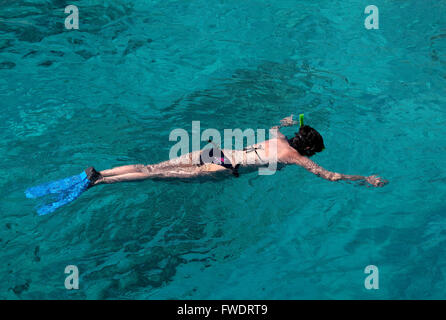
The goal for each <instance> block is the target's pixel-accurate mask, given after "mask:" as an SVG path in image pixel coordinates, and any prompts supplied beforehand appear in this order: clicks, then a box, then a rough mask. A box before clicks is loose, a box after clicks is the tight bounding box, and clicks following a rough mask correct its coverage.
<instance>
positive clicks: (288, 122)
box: [280, 114, 297, 127]
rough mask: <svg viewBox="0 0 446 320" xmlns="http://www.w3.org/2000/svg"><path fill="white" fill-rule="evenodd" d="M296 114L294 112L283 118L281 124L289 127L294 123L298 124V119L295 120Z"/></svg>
mask: <svg viewBox="0 0 446 320" xmlns="http://www.w3.org/2000/svg"><path fill="white" fill-rule="evenodd" d="M293 117H294V115H293V114H292V115H291V116H289V117H286V118H283V119H282V120H280V125H281V126H282V127H289V126H292V125H294V124H297V121H294V120H293Z"/></svg>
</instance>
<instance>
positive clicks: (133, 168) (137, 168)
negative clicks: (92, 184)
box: [100, 164, 145, 177]
mask: <svg viewBox="0 0 446 320" xmlns="http://www.w3.org/2000/svg"><path fill="white" fill-rule="evenodd" d="M144 167H145V165H143V164H132V165H128V166H121V167H116V168H113V169H108V170H104V171H101V172H100V174H101V175H102V176H103V177H110V176H117V175H122V174H127V173H140V172H142V171H143V170H144Z"/></svg>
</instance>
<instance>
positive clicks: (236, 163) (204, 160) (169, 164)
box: [25, 115, 387, 215]
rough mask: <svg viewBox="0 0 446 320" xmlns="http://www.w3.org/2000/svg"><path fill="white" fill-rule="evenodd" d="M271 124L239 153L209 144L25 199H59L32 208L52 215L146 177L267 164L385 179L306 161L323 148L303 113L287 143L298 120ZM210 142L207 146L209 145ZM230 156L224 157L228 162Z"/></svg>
mask: <svg viewBox="0 0 446 320" xmlns="http://www.w3.org/2000/svg"><path fill="white" fill-rule="evenodd" d="M280 123H281V124H280V125H279V126H275V127H273V128H271V129H273V132H274V133H275V135H274V136H272V137H271V139H269V140H266V141H264V142H261V143H258V144H254V145H251V146H248V147H246V148H244V149H243V150H226V149H223V150H220V149H219V148H218V146H216V145H215V144H214V147H213V148H211V149H203V150H198V151H194V152H191V153H188V154H184V155H182V156H180V157H178V158H174V159H171V160H168V161H164V162H160V163H157V164H149V165H143V164H136V165H126V166H121V167H116V168H113V169H108V170H104V171H100V172H98V171H96V170H95V169H94V168H93V167H90V168H88V169H86V170H85V172H82V173H81V174H80V175H77V176H73V177H69V178H66V179H63V180H58V181H54V182H50V183H47V184H43V185H39V186H36V187H32V188H29V189H27V190H26V191H25V194H26V196H27V197H28V198H38V197H41V196H44V195H48V194H52V195H56V196H58V198H57V199H56V200H55V201H54V202H52V203H50V204H46V205H44V206H42V207H40V208H38V209H37V213H38V214H39V215H44V214H47V213H51V212H53V211H55V210H56V209H57V208H59V207H61V206H63V205H65V204H67V203H70V202H71V201H73V200H74V199H76V198H78V197H79V196H80V195H81V194H82V193H83V192H84V191H85V190H87V189H89V188H91V187H93V186H96V185H99V184H110V183H116V182H128V181H139V180H145V179H154V178H157V179H168V178H182V179H187V178H196V177H200V176H206V175H209V174H212V173H216V172H228V173H230V174H232V175H234V176H235V177H238V176H239V168H240V167H260V166H265V164H267V163H270V162H277V163H280V164H283V165H290V164H295V165H299V166H301V167H304V168H305V169H307V170H308V171H310V172H312V173H314V174H316V175H317V176H320V177H322V178H324V179H327V180H330V181H339V180H350V181H360V182H367V183H369V184H370V185H372V186H375V187H382V186H384V185H385V184H386V183H387V181H386V180H384V179H381V178H380V177H378V176H375V175H372V176H368V177H365V176H359V175H345V174H341V173H336V172H330V171H328V170H325V169H324V168H322V167H321V166H319V165H318V164H316V163H315V162H313V161H312V160H310V159H309V158H310V157H311V156H313V155H314V154H316V153H318V152H321V151H322V150H324V149H325V146H324V141H323V139H322V136H321V135H320V134H319V133H318V132H317V131H316V130H315V129H313V128H312V127H310V126H308V125H304V123H303V115H300V119H299V124H300V127H299V132H297V133H295V135H294V137H292V138H290V139H288V138H287V137H286V136H285V135H283V134H282V133H281V132H280V131H279V130H280V128H282V127H288V126H292V125H294V124H297V123H298V122H296V121H293V116H292V115H291V116H289V117H287V118H284V119H282V120H281V121H280ZM209 142H211V141H209ZM211 143H212V142H211ZM228 157H229V158H228Z"/></svg>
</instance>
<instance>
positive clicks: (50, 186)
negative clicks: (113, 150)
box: [25, 167, 101, 216]
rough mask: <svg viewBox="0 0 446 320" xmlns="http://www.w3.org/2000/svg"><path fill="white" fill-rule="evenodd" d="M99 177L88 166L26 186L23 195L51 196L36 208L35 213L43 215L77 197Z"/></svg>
mask: <svg viewBox="0 0 446 320" xmlns="http://www.w3.org/2000/svg"><path fill="white" fill-rule="evenodd" d="M100 177H101V176H100V174H99V173H98V172H97V171H96V170H94V168H93V167H90V168H88V169H87V170H85V171H83V172H82V173H81V174H78V175H75V176H72V177H68V178H65V179H61V180H57V181H53V182H49V183H44V184H41V185H38V186H35V187H31V188H28V189H26V190H25V195H26V197H27V198H31V199H36V198H40V197H43V196H52V197H51V202H50V203H45V204H44V205H41V206H40V207H38V208H37V214H38V215H39V216H43V215H45V214H48V213H51V212H54V211H55V210H56V209H58V208H60V207H62V206H64V205H66V204H68V203H70V202H72V201H74V200H76V199H77V198H79V196H80V195H81V194H82V193H83V192H84V191H86V190H87V189H88V188H89V187H91V186H92V184H93V182H94V181H96V180H97V179H98V178H100Z"/></svg>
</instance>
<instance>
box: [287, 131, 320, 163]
mask: <svg viewBox="0 0 446 320" xmlns="http://www.w3.org/2000/svg"><path fill="white" fill-rule="evenodd" d="M288 142H289V143H290V146H292V147H293V148H294V149H296V150H297V152H299V153H300V154H301V155H303V156H307V157H311V156H313V155H314V154H315V153H316V152H321V151H322V150H324V149H325V146H324V140H323V139H322V136H321V135H320V134H319V132H317V131H316V130H314V129H313V128H312V127H310V126H305V125H304V126H301V127H300V128H299V132H297V133H295V134H294V137H293V138H291V139H289V140H288Z"/></svg>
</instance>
